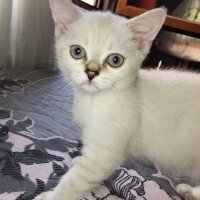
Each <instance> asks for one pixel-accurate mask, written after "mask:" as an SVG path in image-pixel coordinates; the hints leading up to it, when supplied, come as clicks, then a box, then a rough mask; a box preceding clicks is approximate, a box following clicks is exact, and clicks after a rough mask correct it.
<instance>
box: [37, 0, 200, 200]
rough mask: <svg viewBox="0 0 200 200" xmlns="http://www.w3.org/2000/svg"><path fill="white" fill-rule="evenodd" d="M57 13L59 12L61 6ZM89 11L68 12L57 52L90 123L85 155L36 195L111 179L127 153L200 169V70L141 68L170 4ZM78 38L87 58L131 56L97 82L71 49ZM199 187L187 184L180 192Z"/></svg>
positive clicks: (76, 193) (73, 194)
mask: <svg viewBox="0 0 200 200" xmlns="http://www.w3.org/2000/svg"><path fill="white" fill-rule="evenodd" d="M55 1H56V0H51V5H53V4H54V3H55ZM59 2H60V3H61V5H59V6H60V7H62V10H63V7H65V6H66V5H67V6H66V7H65V9H69V8H68V7H69V4H68V3H67V4H65V1H63V0H59ZM62 4H63V5H62ZM70 9H71V10H70V12H71V11H73V7H70ZM52 10H55V9H52ZM58 10H59V9H58ZM59 12H60V10H59ZM66 12H67V10H66ZM76 13H77V11H76ZM53 14H54V18H56V16H57V15H56V14H58V12H56V14H55V13H53ZM61 15H64V14H63V13H62V12H61ZM81 15H82V16H81V17H80V13H79V14H77V16H79V17H77V16H76V15H75V13H73V14H72V17H73V19H74V20H73V19H70V20H68V17H69V16H65V17H64V18H66V17H67V20H66V21H65V23H64V24H65V26H66V29H65V30H63V25H61V26H59V24H58V25H57V33H58V32H59V33H60V34H58V35H57V41H56V52H57V59H58V62H59V66H60V68H61V69H62V70H63V72H64V73H66V74H67V75H68V76H70V77H71V79H72V82H73V83H74V85H75V88H76V89H75V99H74V117H75V119H76V121H77V123H78V124H79V125H80V126H81V128H82V130H83V142H84V149H83V156H81V157H80V158H79V159H78V161H77V163H76V164H75V166H74V167H73V168H72V169H71V170H70V172H69V173H68V174H66V175H65V176H64V177H63V178H62V180H61V182H60V183H59V185H58V186H57V187H56V188H55V190H54V191H53V192H50V193H44V194H42V195H40V196H39V197H37V198H36V199H37V200H55V199H56V200H75V199H76V198H78V197H80V196H81V195H83V193H84V192H86V191H88V190H90V189H91V188H92V187H94V186H95V185H96V184H97V183H99V182H101V181H103V180H104V179H105V178H107V177H108V176H109V175H110V174H111V173H112V171H113V170H114V169H116V168H117V167H118V166H119V165H120V164H121V162H122V161H123V160H124V159H125V158H126V155H127V154H132V155H133V156H139V157H142V158H146V159H150V160H151V161H153V162H155V163H157V164H160V165H161V166H164V167H166V168H168V169H175V170H176V171H177V172H179V173H180V174H183V175H190V176H197V175H198V176H200V156H199V146H200V88H199V87H200V77H199V75H197V74H192V73H185V72H182V73H181V72H175V71H158V70H155V71H154V70H152V71H145V70H139V67H140V65H141V63H142V62H143V60H144V58H145V56H146V54H147V53H148V51H149V48H150V45H151V42H152V40H153V39H154V37H155V36H156V34H157V32H158V31H159V29H160V28H161V26H162V24H163V22H164V19H165V16H166V13H165V11H164V10H163V9H156V10H153V11H150V12H149V13H147V14H144V15H142V16H140V17H138V18H136V19H131V20H127V19H125V18H122V17H119V16H116V15H113V14H110V13H101V12H88V13H84V14H81ZM59 19H60V18H59ZM55 21H56V20H55ZM61 21H62V20H61ZM69 21H70V23H68V22H69ZM150 23H151V24H152V26H149V25H148V24H150ZM62 24H63V23H62ZM139 33H140V34H142V35H140V34H139ZM140 36H141V37H140ZM71 45H80V46H82V47H83V48H84V49H85V51H86V53H87V61H90V60H95V61H96V62H98V63H99V64H101V65H103V64H104V62H105V58H106V57H107V56H108V55H109V54H111V53H119V54H121V55H123V56H124V57H125V62H124V64H123V65H122V66H121V67H120V68H117V69H112V68H111V67H109V66H108V65H107V66H106V70H102V71H101V72H100V75H99V76H97V77H95V78H94V79H93V80H92V82H89V80H88V78H87V75H86V73H85V72H84V70H85V63H84V61H83V60H75V59H74V58H72V57H71V55H70V53H69V51H70V50H69V49H70V46H71ZM185 188H187V189H185ZM192 189H193V188H190V187H186V186H185V185H183V186H181V185H180V187H179V188H178V191H181V192H182V193H183V191H187V190H192ZM196 190H198V189H196V188H195V192H196ZM198 191H199V190H198ZM181 192H180V193H181ZM187 192H188V191H187ZM182 193H181V194H182ZM193 193H194V192H193ZM196 193H197V195H196V196H198V192H196ZM196 193H195V194H196ZM182 195H183V194H182ZM183 196H184V195H183ZM196 196H195V197H196ZM192 197H194V195H193V196H192ZM197 199H198V198H197Z"/></svg>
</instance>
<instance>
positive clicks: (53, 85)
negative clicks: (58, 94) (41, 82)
mask: <svg viewBox="0 0 200 200" xmlns="http://www.w3.org/2000/svg"><path fill="white" fill-rule="evenodd" d="M64 81H65V80H58V81H55V82H53V83H51V84H47V85H46V86H43V87H42V88H40V89H38V90H35V91H33V92H34V93H35V92H40V91H42V90H45V89H48V88H51V87H53V88H55V87H56V86H57V85H60V83H62V82H64Z"/></svg>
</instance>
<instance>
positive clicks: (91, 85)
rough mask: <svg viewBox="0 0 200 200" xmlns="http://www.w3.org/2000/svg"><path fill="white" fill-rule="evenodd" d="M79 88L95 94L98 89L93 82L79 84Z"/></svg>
mask: <svg viewBox="0 0 200 200" xmlns="http://www.w3.org/2000/svg"><path fill="white" fill-rule="evenodd" d="M80 86H81V88H83V89H84V90H87V91H90V92H96V91H98V90H99V87H98V86H97V84H96V83H95V82H94V81H89V80H88V81H84V82H83V83H81V84H80Z"/></svg>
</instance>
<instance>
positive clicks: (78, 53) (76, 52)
mask: <svg viewBox="0 0 200 200" xmlns="http://www.w3.org/2000/svg"><path fill="white" fill-rule="evenodd" d="M70 54H71V56H72V57H73V58H74V59H77V60H79V59H82V58H84V57H85V56H86V53H85V50H84V48H83V47H81V46H78V45H73V46H71V48H70Z"/></svg>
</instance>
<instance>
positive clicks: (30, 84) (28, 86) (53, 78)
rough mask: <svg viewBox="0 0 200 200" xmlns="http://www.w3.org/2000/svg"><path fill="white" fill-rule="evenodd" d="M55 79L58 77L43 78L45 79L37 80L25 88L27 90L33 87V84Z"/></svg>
mask: <svg viewBox="0 0 200 200" xmlns="http://www.w3.org/2000/svg"><path fill="white" fill-rule="evenodd" d="M56 77H60V75H56V76H51V77H45V78H42V79H39V80H37V81H35V82H32V83H31V84H29V85H28V86H27V88H29V87H31V86H33V85H34V84H36V83H39V82H41V81H44V80H50V79H54V78H56Z"/></svg>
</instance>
